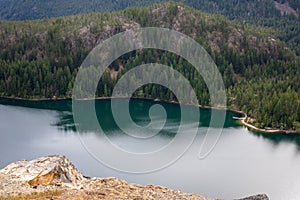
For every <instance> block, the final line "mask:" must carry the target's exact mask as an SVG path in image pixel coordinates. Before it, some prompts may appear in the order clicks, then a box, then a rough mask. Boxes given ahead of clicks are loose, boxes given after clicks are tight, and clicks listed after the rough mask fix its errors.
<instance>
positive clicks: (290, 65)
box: [0, 3, 300, 129]
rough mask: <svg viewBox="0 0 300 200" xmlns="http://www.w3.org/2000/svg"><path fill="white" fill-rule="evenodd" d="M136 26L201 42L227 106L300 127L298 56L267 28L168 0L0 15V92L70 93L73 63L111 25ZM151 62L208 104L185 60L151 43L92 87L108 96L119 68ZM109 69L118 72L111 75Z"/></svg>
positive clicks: (157, 94)
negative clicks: (80, 11)
mask: <svg viewBox="0 0 300 200" xmlns="http://www.w3.org/2000/svg"><path fill="white" fill-rule="evenodd" d="M143 26H155V27H166V28H171V29H174V30H177V31H180V32H182V33H185V34H187V35H189V36H191V37H193V38H194V39H195V40H196V41H197V42H199V43H200V44H201V45H203V46H204V47H205V48H206V50H207V51H208V52H209V53H210V54H211V56H212V58H213V59H214V60H215V62H216V64H217V65H218V67H219V70H220V72H221V73H222V75H223V78H224V82H225V85H226V87H227V90H228V96H229V98H228V100H229V106H231V107H234V108H237V109H242V110H243V111H245V112H247V114H248V115H249V116H250V117H252V118H255V119H256V121H255V122H254V121H253V123H255V125H256V126H259V127H267V126H271V127H276V128H282V129H291V128H293V129H297V128H299V127H300V125H299V121H300V106H299V99H300V98H299V89H300V85H299V84H300V73H299V70H298V66H299V58H298V57H296V56H295V54H294V53H293V52H292V51H291V50H289V49H288V48H287V47H286V46H285V45H284V44H283V43H281V42H280V41H278V40H276V39H274V38H272V37H270V36H268V35H266V33H259V32H257V31H255V30H253V29H249V28H245V27H243V26H239V25H237V24H235V23H233V22H231V21H228V20H227V19H226V18H225V17H223V16H221V15H208V14H203V13H201V12H199V11H197V10H194V9H192V8H190V7H187V6H184V5H181V4H175V3H164V4H157V5H153V6H151V7H148V8H131V9H127V10H125V11H120V12H115V13H93V14H85V15H77V16H70V17H64V18H62V17H61V18H54V19H43V20H37V21H25V22H0V38H1V40H0V49H1V51H0V58H1V60H0V66H1V67H0V94H1V95H2V96H12V97H25V98H41V97H47V98H52V97H54V96H55V97H70V95H71V90H72V85H73V81H74V77H75V76H76V72H77V69H78V67H79V66H80V64H81V62H82V61H83V59H84V58H85V56H86V55H87V53H88V52H89V51H90V50H91V49H92V48H93V47H95V46H96V45H97V44H98V43H99V42H101V41H103V40H104V39H106V38H108V37H110V36H112V35H114V34H116V33H119V32H121V31H125V30H128V29H132V28H137V27H143ZM150 62H158V63H163V64H166V65H169V66H173V67H174V68H176V69H177V70H178V71H180V72H182V73H183V74H184V76H185V77H186V78H188V79H189V80H190V81H191V84H192V85H193V87H194V88H195V90H196V94H197V96H198V98H199V104H201V105H210V99H209V94H208V90H207V88H206V85H205V83H204V82H203V79H202V78H201V77H200V76H199V74H197V73H196V72H195V70H193V68H192V67H191V66H190V64H189V63H187V62H186V61H185V60H184V59H182V58H180V57H178V56H176V55H174V54H172V53H170V52H164V51H158V50H151V49H146V50H143V51H137V52H132V53H130V54H128V55H124V56H122V57H121V58H119V59H118V60H116V61H115V62H114V63H112V66H110V71H107V73H106V74H105V75H104V76H103V77H102V80H101V81H100V83H99V86H98V91H97V95H99V96H110V95H111V93H112V89H113V87H114V85H115V83H116V81H117V79H118V78H119V77H120V76H121V75H122V73H125V72H126V71H127V70H129V69H131V68H132V67H134V66H137V65H140V64H142V63H150ZM120 67H121V69H123V68H124V69H123V70H120ZM116 71H119V75H120V76H119V75H117V76H116V75H112V74H115V73H116ZM120 71H121V72H120ZM162 78H163V77H162ZM150 91H151V92H150ZM134 95H135V96H139V97H151V98H161V99H166V100H176V98H175V97H174V95H173V94H172V93H171V92H170V91H169V90H166V89H165V88H162V87H159V86H157V85H150V86H147V87H143V88H141V89H140V91H137V92H136V93H135V94H134Z"/></svg>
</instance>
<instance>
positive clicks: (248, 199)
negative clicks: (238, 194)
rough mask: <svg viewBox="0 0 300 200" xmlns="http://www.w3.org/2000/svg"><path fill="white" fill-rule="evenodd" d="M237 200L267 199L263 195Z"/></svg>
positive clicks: (267, 199) (267, 198)
mask: <svg viewBox="0 0 300 200" xmlns="http://www.w3.org/2000/svg"><path fill="white" fill-rule="evenodd" d="M237 200H269V197H268V196H267V195H265V194H258V195H254V196H251V197H246V198H243V199H237Z"/></svg>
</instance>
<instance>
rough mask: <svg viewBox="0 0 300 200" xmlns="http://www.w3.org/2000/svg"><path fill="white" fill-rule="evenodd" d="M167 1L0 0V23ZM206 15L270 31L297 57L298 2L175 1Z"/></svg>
mask: <svg viewBox="0 0 300 200" xmlns="http://www.w3.org/2000/svg"><path fill="white" fill-rule="evenodd" d="M166 1H168V0H142V1H134V0H118V1H109V0H89V1H87V0H80V1H79V0H60V1H58V0H51V1H43V0H23V1H20V0H0V20H1V19H2V20H28V19H42V18H47V17H48V18H51V17H57V16H67V15H73V14H79V13H90V12H103V11H105V12H106V11H116V10H122V9H125V8H129V7H133V6H149V5H152V4H154V3H159V2H166ZM174 1H175V2H181V3H184V4H185V5H188V6H191V7H194V8H196V9H198V10H201V11H204V12H208V13H218V14H222V15H225V16H226V17H228V18H229V19H231V20H236V21H238V22H239V23H241V24H243V25H244V26H248V25H249V24H250V25H251V26H252V25H254V26H267V27H271V28H272V29H273V30H272V32H273V34H274V35H276V37H278V38H279V39H280V40H282V41H285V42H286V43H287V44H288V46H289V47H290V48H292V49H293V50H294V51H295V52H296V53H297V54H298V55H300V20H299V12H300V11H299V9H300V2H299V1H298V0H289V1H287V0H277V1H274V0H260V1H257V0H247V1H244V0H174Z"/></svg>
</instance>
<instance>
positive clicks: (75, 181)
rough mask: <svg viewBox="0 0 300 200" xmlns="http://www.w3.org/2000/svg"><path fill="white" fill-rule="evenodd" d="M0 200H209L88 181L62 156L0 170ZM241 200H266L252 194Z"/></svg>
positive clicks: (162, 189)
mask: <svg viewBox="0 0 300 200" xmlns="http://www.w3.org/2000/svg"><path fill="white" fill-rule="evenodd" d="M0 199H64V200H66V199H135V200H137V199H139V200H142V199H143V200H145V199H195V200H207V199H210V198H206V197H202V196H200V195H196V194H187V193H183V192H180V191H178V190H171V189H168V188H166V187H161V186H153V185H145V186H141V185H137V184H128V183H127V182H125V181H124V180H121V179H117V178H88V177H85V176H83V175H82V173H81V172H79V171H78V170H77V169H76V168H75V166H74V165H73V164H72V163H71V162H70V161H69V160H68V159H67V158H66V157H64V156H59V155H54V156H47V157H41V158H38V159H35V160H31V161H27V160H23V161H17V162H15V163H12V164H10V165H8V166H7V167H5V168H4V169H1V170H0ZM244 199H245V200H256V199H257V200H268V199H269V198H268V197H267V196H266V195H256V196H252V197H248V198H244Z"/></svg>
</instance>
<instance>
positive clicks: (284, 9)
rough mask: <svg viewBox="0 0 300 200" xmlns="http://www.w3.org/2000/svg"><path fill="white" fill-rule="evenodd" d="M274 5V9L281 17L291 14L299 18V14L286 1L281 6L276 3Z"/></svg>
mask: <svg viewBox="0 0 300 200" xmlns="http://www.w3.org/2000/svg"><path fill="white" fill-rule="evenodd" d="M274 5H275V8H277V9H278V10H279V11H280V13H281V15H291V14H293V15H294V16H295V17H297V18H298V17H299V13H298V12H297V11H296V10H295V9H293V8H292V7H291V6H290V4H289V2H288V1H286V2H285V3H283V4H281V3H278V2H277V1H274Z"/></svg>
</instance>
